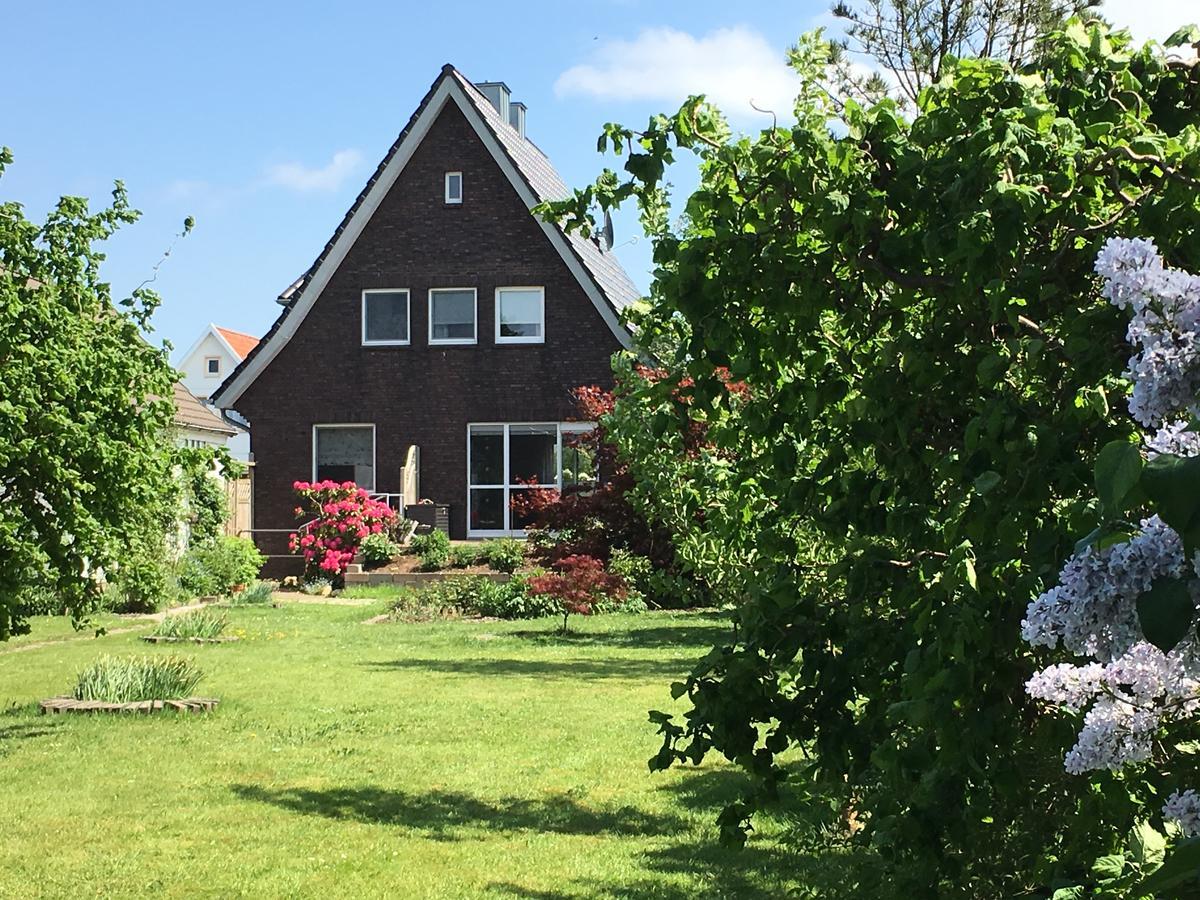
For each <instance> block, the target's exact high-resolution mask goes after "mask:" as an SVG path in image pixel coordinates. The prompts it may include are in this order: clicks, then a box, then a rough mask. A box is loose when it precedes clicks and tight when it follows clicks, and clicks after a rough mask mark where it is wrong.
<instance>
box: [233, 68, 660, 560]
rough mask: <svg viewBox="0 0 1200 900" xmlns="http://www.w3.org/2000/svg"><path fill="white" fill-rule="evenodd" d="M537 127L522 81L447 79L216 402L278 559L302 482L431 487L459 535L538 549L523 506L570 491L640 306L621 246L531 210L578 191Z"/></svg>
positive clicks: (427, 492)
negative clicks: (577, 458) (233, 427)
mask: <svg viewBox="0 0 1200 900" xmlns="http://www.w3.org/2000/svg"><path fill="white" fill-rule="evenodd" d="M525 117H526V109H525V106H524V104H521V103H517V102H514V101H513V100H512V99H511V98H510V94H509V89H508V87H507V86H506V85H504V84H503V83H501V82H487V83H481V84H472V83H471V82H470V81H468V80H467V79H466V78H465V77H464V76H463V75H462V74H461V73H460V72H458V71H457V70H456V69H454V68H453V67H452V66H449V65H447V66H445V67H443V69H442V71H441V74H440V75H439V76H438V78H437V79H436V80H435V81H434V83H433V85H432V86H431V88H430V89H429V91H428V93H427V94H426V95H425V97H424V99H423V100H422V101H421V103H420V105H419V106H418V108H417V110H416V112H414V113H413V115H412V118H411V119H410V120H409V122H408V124H407V125H406V126H405V127H404V130H403V131H402V132H401V133H400V136H399V137H398V138H397V139H396V141H395V143H394V144H393V145H392V147H391V149H389V150H388V152H387V154H386V156H385V157H384V159H383V161H382V162H381V163H380V164H379V166H378V168H377V169H376V171H375V173H374V174H373V175H372V176H371V178H370V180H369V181H368V182H367V185H366V187H365V188H363V190H362V192H361V193H360V194H359V196H358V198H357V199H356V200H355V202H354V204H353V205H352V206H351V208H350V210H349V211H348V212H347V214H346V216H345V217H344V219H343V220H342V222H341V224H339V225H338V227H337V229H336V231H335V232H334V234H333V236H332V237H331V238H330V240H329V242H328V243H327V244H326V245H325V248H324V249H323V250H322V251H321V253H320V255H319V256H318V257H317V259H316V261H315V262H314V263H313V265H312V266H311V267H310V268H309V269H308V271H307V272H305V273H304V275H303V276H302V277H301V278H300V279H299V280H298V281H296V282H295V283H294V284H292V285H291V286H290V287H289V288H288V289H287V290H286V291H285V292H284V294H283V295H281V297H280V302H281V303H282V304H283V305H284V308H283V311H282V312H281V314H280V315H279V318H278V319H277V320H276V322H275V324H274V325H273V326H272V327H271V329H270V331H269V332H268V334H267V335H266V337H265V338H263V340H262V342H261V343H259V344H258V346H257V347H255V348H254V349H253V350H252V351H251V352H250V354H249V355H248V356H247V357H246V358H245V359H244V360H243V361H242V362H241V363H240V364H239V365H238V367H237V369H235V370H234V371H233V372H232V373H231V374H230V375H229V377H228V378H227V379H226V380H225V382H224V383H223V384H222V385H221V387H220V389H219V390H218V391H217V393H216V394H215V396H214V398H213V399H214V402H215V404H216V405H217V406H218V407H220V408H222V409H225V410H233V411H236V412H237V413H238V414H240V415H241V416H243V417H245V419H246V420H247V421H248V422H249V425H250V442H251V448H252V450H253V456H254V460H255V482H254V492H255V493H254V510H255V520H254V528H255V530H256V532H257V537H259V538H260V539H261V546H262V547H263V549H264V551H265V552H267V553H268V554H272V555H274V554H280V555H282V554H286V529H288V528H290V527H293V526H294V525H295V518H294V513H293V509H294V507H295V505H296V503H295V496H294V493H293V489H292V484H293V482H295V481H297V480H310V479H324V478H333V479H336V480H341V479H351V478H352V479H353V480H354V481H356V482H357V483H358V484H359V485H361V486H363V487H365V488H367V489H368V490H369V491H372V492H375V493H378V494H404V493H407V492H406V491H405V483H406V480H408V479H411V480H413V481H416V480H419V495H420V496H421V497H423V498H428V499H430V500H432V501H434V502H436V503H438V504H445V505H447V506H448V507H449V517H448V527H449V531H450V535H451V537H454V538H474V537H490V536H500V535H520V534H521V533H522V528H523V525H524V523H523V522H521V521H519V517H518V516H517V515H516V514H515V513H514V512H513V510H512V508H511V500H512V498H513V496H514V494H515V493H516V492H519V491H523V490H531V489H535V488H532V487H531V484H536V485H541V486H555V487H569V485H564V483H563V478H564V472H563V469H564V466H563V464H562V463H563V457H564V455H565V454H564V453H563V445H564V441H565V442H566V443H567V444H568V445H569V444H570V440H571V438H570V435H571V434H572V432H573V431H577V430H580V429H584V428H587V427H589V426H588V425H587V424H586V423H572V421H571V420H572V418H573V417H574V415H575V404H574V401H573V397H572V393H571V392H572V389H573V388H575V387H577V386H579V385H582V384H599V385H609V384H611V382H612V372H611V368H610V357H611V356H612V354H613V353H614V352H615V351H617V350H619V349H621V348H622V347H628V346H629V343H630V335H629V333H628V332H627V331H626V330H625V328H624V327H623V325H622V324H621V321H620V313H621V311H622V309H623V308H624V307H626V306H628V305H629V304H630V303H632V302H634V301H635V300H636V299H637V298H638V296H639V293H638V291H637V289H636V288H635V287H634V285H633V283H632V282H631V281H630V280H629V278H628V276H627V275H626V274H625V272H624V270H623V269H622V268H621V266H620V264H619V263H618V262H617V260H616V257H615V256H613V254H612V253H611V251H610V250H609V249H607V248H606V247H605V246H604V245H603V244H602V243H600V242H598V241H597V240H594V239H591V238H584V237H582V236H580V235H578V234H574V233H573V234H567V233H566V232H565V231H564V230H562V229H561V228H560V227H559V226H558V225H557V224H555V223H553V222H548V221H544V220H542V219H540V218H538V217H535V216H534V215H533V214H532V213H531V211H530V210H531V209H532V207H534V206H535V205H536V204H538V203H539V202H541V201H542V200H545V199H555V198H560V197H564V196H566V195H567V193H568V191H567V188H566V185H565V184H564V183H563V182H562V180H561V178H559V176H558V174H557V173H556V172H555V171H554V168H553V167H552V166H551V164H550V161H549V160H548V159H547V158H546V157H545V155H544V154H543V153H542V152H541V151H540V150H539V149H538V148H537V147H536V146H535V145H534V144H533V143H532V142H531V141H530V140H528V139H527V138H526V136H525V123H526V118H525ZM418 450H419V473H415V474H416V477H415V478H414V477H413V476H414V473H413V471H412V465H413V463H414V460H415V459H416V458H417V457H416V454H415V453H414V451H418ZM406 463H407V466H406ZM566 468H567V477H568V478H571V477H574V476H575V473H576V472H577V471H578V468H579V467H578V466H567V467H566ZM589 477H590V476H589ZM412 499H413V497H412V496H411V494H409V496H408V500H409V502H411V500H412ZM274 529H282V530H283V531H281V532H276V531H274Z"/></svg>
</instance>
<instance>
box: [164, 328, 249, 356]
mask: <svg viewBox="0 0 1200 900" xmlns="http://www.w3.org/2000/svg"><path fill="white" fill-rule="evenodd" d="M209 335H212V336H213V337H214V338H216V340H217V343H218V344H220V345H221V346H222V347H224V348H225V351H226V352H227V353H228V354H229V356H230V358H232V359H233V364H234V365H235V366H236V365H237V364H238V363H240V362H241V361H242V357H240V356H238V355H237V352H236V351H235V350H234V349H233V346H232V345H231V344H230V343H229V341H227V340H225V335H223V334H221V330H220V329H219V328H217V326H216V325H214V324H213V323H212V322H209V323H208V330H207V331H202V332H200V337H198V338H196V343H194V344H192V347H191V349H190V350H188V352H187V353H185V354H183V356H181V357H179V364H180V365H181V366H182V365H184V364H185V363H186V362H187V361H188V360H189V359H191V358H192V356H193V354H195V352H196V351H197V350H199V349H200V345H201V344H203V343H204V339H205V338H206V337H208V336H209Z"/></svg>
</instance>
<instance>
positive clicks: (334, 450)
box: [313, 425, 375, 491]
mask: <svg viewBox="0 0 1200 900" xmlns="http://www.w3.org/2000/svg"><path fill="white" fill-rule="evenodd" d="M313 481H338V482H342V481H353V482H354V483H355V484H357V485H358V486H359V487H360V488H364V489H366V490H368V491H373V490H375V426H374V425H314V426H313Z"/></svg>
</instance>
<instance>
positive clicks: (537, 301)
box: [496, 287, 546, 344]
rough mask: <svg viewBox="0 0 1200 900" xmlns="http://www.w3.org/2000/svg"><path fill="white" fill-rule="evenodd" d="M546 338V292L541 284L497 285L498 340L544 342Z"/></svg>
mask: <svg viewBox="0 0 1200 900" xmlns="http://www.w3.org/2000/svg"><path fill="white" fill-rule="evenodd" d="M545 338H546V303H545V291H543V289H542V288H540V287H521V288H497V289H496V343H497V344H540V343H542V342H543V341H544V340H545Z"/></svg>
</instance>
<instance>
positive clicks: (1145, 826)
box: [1129, 820, 1167, 869]
mask: <svg viewBox="0 0 1200 900" xmlns="http://www.w3.org/2000/svg"><path fill="white" fill-rule="evenodd" d="M1129 846H1130V849H1132V850H1133V860H1134V862H1136V863H1137V864H1138V865H1139V866H1141V867H1142V868H1143V869H1144V868H1147V867H1155V866H1159V865H1161V864H1162V861H1163V854H1164V853H1165V852H1166V848H1167V839H1166V838H1165V837H1164V836H1163V835H1162V834H1161V833H1159V832H1158V831H1157V830H1156V829H1155V827H1154V826H1153V825H1151V824H1150V823H1149V822H1148V821H1145V820H1142V821H1141V822H1138V823H1137V825H1135V826H1134V827H1133V828H1132V829H1131V830H1130V832H1129Z"/></svg>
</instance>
